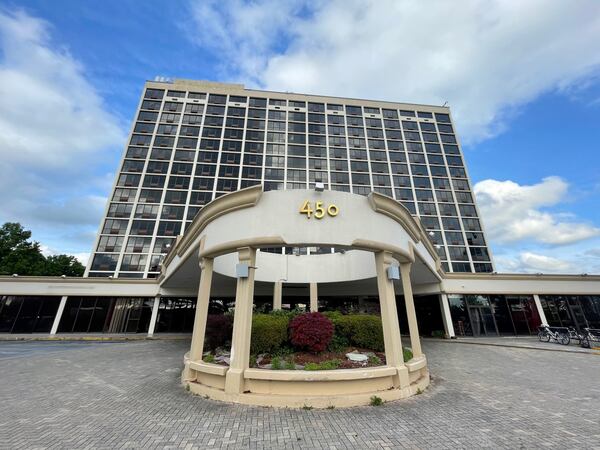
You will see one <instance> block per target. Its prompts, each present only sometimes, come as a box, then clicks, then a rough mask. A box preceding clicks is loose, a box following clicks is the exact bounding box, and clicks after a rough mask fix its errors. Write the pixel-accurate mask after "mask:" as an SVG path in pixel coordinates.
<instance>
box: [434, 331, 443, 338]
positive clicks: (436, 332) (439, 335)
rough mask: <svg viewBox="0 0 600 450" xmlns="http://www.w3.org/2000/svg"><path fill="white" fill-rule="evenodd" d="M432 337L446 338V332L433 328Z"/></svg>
mask: <svg viewBox="0 0 600 450" xmlns="http://www.w3.org/2000/svg"><path fill="white" fill-rule="evenodd" d="M431 337H435V338H445V337H446V332H445V331H444V330H433V331H432V332H431Z"/></svg>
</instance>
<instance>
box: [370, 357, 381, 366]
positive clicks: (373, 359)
mask: <svg viewBox="0 0 600 450" xmlns="http://www.w3.org/2000/svg"><path fill="white" fill-rule="evenodd" d="M369 364H373V365H374V366H380V365H381V358H380V357H379V356H377V355H371V356H369Z"/></svg>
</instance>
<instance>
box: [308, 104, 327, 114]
mask: <svg viewBox="0 0 600 450" xmlns="http://www.w3.org/2000/svg"><path fill="white" fill-rule="evenodd" d="M308 110H309V111H311V112H325V104H323V103H310V102H309V103H308Z"/></svg>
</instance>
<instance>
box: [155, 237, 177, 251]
mask: <svg viewBox="0 0 600 450" xmlns="http://www.w3.org/2000/svg"><path fill="white" fill-rule="evenodd" d="M174 244H175V239H174V238H156V241H155V242H154V250H153V252H154V253H168V252H169V250H170V249H171V247H172V246H173V245H174Z"/></svg>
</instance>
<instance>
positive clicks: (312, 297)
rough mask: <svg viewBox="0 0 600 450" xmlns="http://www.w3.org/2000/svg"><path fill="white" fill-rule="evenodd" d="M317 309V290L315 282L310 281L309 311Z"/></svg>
mask: <svg viewBox="0 0 600 450" xmlns="http://www.w3.org/2000/svg"><path fill="white" fill-rule="evenodd" d="M318 310H319V290H318V287H317V283H310V312H317V311H318Z"/></svg>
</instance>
